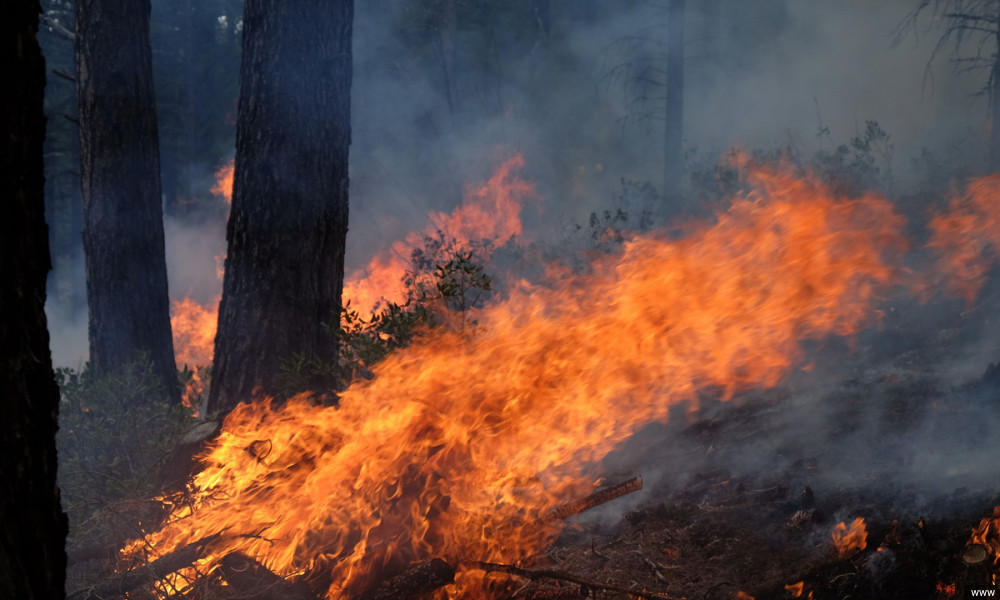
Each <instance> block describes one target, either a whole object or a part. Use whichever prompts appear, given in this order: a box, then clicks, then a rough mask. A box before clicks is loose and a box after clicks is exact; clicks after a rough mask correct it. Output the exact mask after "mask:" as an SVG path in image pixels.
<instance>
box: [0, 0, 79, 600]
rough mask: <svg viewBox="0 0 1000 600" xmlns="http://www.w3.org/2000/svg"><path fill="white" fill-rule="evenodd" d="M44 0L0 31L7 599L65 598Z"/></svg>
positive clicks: (15, 12)
mask: <svg viewBox="0 0 1000 600" xmlns="http://www.w3.org/2000/svg"><path fill="white" fill-rule="evenodd" d="M40 10H41V9H40V6H39V3H38V2H37V0H35V1H29V2H15V3H11V4H10V5H9V6H8V7H7V9H6V11H5V14H4V19H3V25H2V26H0V32H2V33H0V39H2V40H3V42H2V47H3V51H2V55H0V61H2V63H3V64H4V66H5V73H6V77H7V82H8V86H7V91H6V92H4V93H3V94H2V96H0V97H2V100H0V113H2V114H3V115H4V119H5V120H6V122H7V134H6V135H5V136H4V137H3V141H2V143H0V148H2V151H0V152H2V160H3V165H4V166H5V167H6V168H5V169H4V172H5V173H7V174H6V175H3V176H2V180H0V181H2V184H0V185H2V190H3V195H2V196H0V197H2V198H3V204H4V211H3V212H4V218H3V219H2V220H0V223H2V225H0V278H2V280H3V285H2V286H0V314H2V315H3V318H2V319H0V364H3V369H0V411H2V412H3V418H2V419H0V473H2V474H3V476H2V477H0V598H18V599H20V600H35V599H39V600H41V599H46V600H49V599H54V598H62V597H64V595H65V592H64V589H63V588H64V585H65V578H66V552H65V550H64V545H65V542H66V517H65V515H64V514H63V512H62V509H61V508H60V506H59V489H58V488H57V487H56V437H55V436H56V416H57V414H58V409H59V388H57V387H56V383H55V378H54V376H53V373H52V357H51V354H50V353H49V334H48V330H47V325H46V320H45V310H44V309H45V278H46V276H47V274H48V272H49V269H50V268H51V264H50V257H49V237H48V230H47V228H46V225H45V193H44V187H45V178H44V175H43V166H42V143H43V141H44V139H45V117H44V113H43V110H42V104H43V97H44V90H45V59H44V58H42V52H41V49H40V48H39V46H38V42H37V41H36V39H35V34H36V32H37V30H38V14H39V12H40Z"/></svg>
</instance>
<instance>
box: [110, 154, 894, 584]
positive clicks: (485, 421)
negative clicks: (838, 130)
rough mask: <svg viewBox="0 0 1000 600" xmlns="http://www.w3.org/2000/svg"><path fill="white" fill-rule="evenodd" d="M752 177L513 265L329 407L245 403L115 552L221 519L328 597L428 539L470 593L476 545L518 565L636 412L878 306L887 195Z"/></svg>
mask: <svg viewBox="0 0 1000 600" xmlns="http://www.w3.org/2000/svg"><path fill="white" fill-rule="evenodd" d="M517 164H519V161H517ZM749 177H750V182H751V183H752V184H753V185H754V187H755V190H754V191H753V192H750V193H748V194H746V195H744V196H742V197H738V198H736V199H734V200H733V202H732V205H731V207H730V208H729V210H728V211H727V212H725V213H722V214H720V215H718V217H717V219H716V220H715V222H714V223H704V224H702V225H700V226H698V227H695V228H692V230H691V233H690V234H689V235H688V237H686V238H684V239H679V240H670V239H666V238H661V237H656V236H649V237H641V238H636V239H633V240H631V241H628V242H627V243H626V244H625V247H624V250H623V252H622V253H621V254H620V255H619V256H615V257H608V258H606V259H604V260H601V261H599V262H598V263H597V264H595V265H594V267H593V270H592V272H590V273H589V274H586V275H567V276H565V277H564V278H563V279H561V280H553V281H549V282H547V283H544V284H536V285H531V284H528V283H526V282H522V283H521V284H520V285H518V286H517V287H516V288H515V290H514V291H513V292H512V293H511V296H510V297H509V298H508V299H506V300H505V301H503V302H500V303H498V304H496V305H494V306H490V307H486V308H484V309H482V312H481V314H480V318H479V322H480V324H481V326H482V327H481V329H480V330H478V331H477V332H476V333H474V334H472V335H471V336H462V335H461V334H459V333H457V332H454V331H445V330H436V331H435V332H434V333H432V334H429V335H427V336H425V337H424V338H422V339H421V340H420V341H419V342H418V343H417V344H415V345H413V346H411V347H409V348H407V349H405V350H402V351H399V352H397V353H395V354H393V355H391V356H390V357H389V358H388V359H387V360H385V361H384V362H382V363H381V364H379V365H377V366H376V367H375V368H374V372H375V375H376V376H375V378H374V379H373V380H372V381H368V382H362V383H361V384H358V385H355V386H353V387H352V388H350V389H349V390H347V391H346V392H344V393H343V394H342V395H341V402H340V406H339V407H337V408H318V407H314V406H310V405H309V403H308V401H307V400H306V399H305V398H302V397H300V398H295V399H292V400H291V401H289V402H287V403H286V404H285V405H283V406H281V407H279V408H276V407H272V406H270V405H269V404H268V403H266V402H257V403H254V404H250V405H241V406H240V407H239V408H237V409H236V410H235V411H233V412H232V413H231V414H230V415H229V417H228V418H227V419H226V422H225V425H224V430H223V432H222V434H221V435H220V437H219V439H218V441H217V443H216V444H215V445H214V446H213V447H212V448H211V450H210V451H209V452H208V454H207V455H206V456H205V457H204V464H205V468H204V470H203V471H202V472H200V473H198V474H197V475H196V476H195V478H194V480H193V482H192V487H191V498H190V499H189V501H188V502H185V503H184V504H183V505H180V504H179V505H177V507H176V509H175V511H174V514H173V515H172V517H171V519H170V520H169V522H168V523H167V524H166V525H165V526H164V528H163V529H162V530H160V531H158V532H155V533H153V534H151V535H150V536H148V537H147V538H146V539H145V540H139V541H137V542H136V543H135V544H134V545H133V546H132V547H131V548H130V549H129V550H128V552H129V553H131V554H136V553H139V552H143V551H149V549H152V551H151V552H152V554H153V556H160V555H162V554H164V553H166V552H169V551H171V550H173V549H176V548H178V547H180V546H182V545H184V544H187V543H190V542H193V541H195V540H198V539H200V538H204V537H206V536H209V535H213V534H217V533H218V534H221V537H220V538H219V540H218V541H217V542H215V544H214V545H213V546H212V550H211V553H210V555H209V556H206V557H205V559H204V561H203V562H204V563H209V564H208V565H206V566H210V564H212V563H214V562H215V561H217V560H218V559H219V558H220V557H221V556H223V555H224V554H226V553H228V552H232V551H237V550H238V551H242V552H245V553H247V554H250V555H252V556H254V557H256V558H257V559H258V560H260V561H261V562H262V563H264V564H265V565H266V566H267V567H268V568H269V569H271V570H273V571H274V572H276V573H279V574H281V575H290V574H302V573H305V572H308V573H310V574H313V575H316V576H317V577H320V578H321V579H322V580H323V581H326V582H327V584H325V585H328V586H329V587H328V588H327V597H328V598H331V599H335V598H343V597H350V596H352V595H355V594H357V593H358V592H359V591H360V590H363V589H365V587H366V586H367V585H369V584H370V583H371V582H372V581H374V580H376V579H378V578H379V577H381V575H382V574H383V572H385V571H392V570H393V569H396V568H401V567H402V566H405V565H406V564H408V563H410V562H411V561H415V560H420V559H424V558H428V557H432V556H439V557H443V558H445V559H446V560H448V561H449V562H451V563H452V564H456V565H458V566H459V568H460V573H459V575H458V578H457V586H456V588H455V590H454V591H453V592H452V593H453V594H454V595H457V596H463V597H470V596H474V595H476V593H477V592H476V590H477V589H480V588H479V587H478V586H479V585H481V584H480V583H478V582H479V581H481V577H479V576H477V573H479V572H477V571H474V570H470V568H472V567H469V565H470V563H472V562H473V561H476V560H485V561H493V562H507V563H511V562H520V561H529V560H530V558H531V556H532V555H533V554H535V553H536V552H538V551H539V550H540V549H542V548H544V546H545V545H546V544H547V543H549V542H551V541H552V540H553V539H554V536H555V535H556V534H557V533H558V531H559V529H560V526H559V524H558V523H552V522H550V521H546V520H545V518H544V515H545V513H546V511H547V510H548V509H550V508H552V507H553V506H555V505H557V504H559V503H561V502H563V501H565V500H566V499H567V498H572V497H575V496H577V495H580V494H583V493H586V492H588V491H590V489H591V488H592V486H593V483H592V482H594V481H595V479H596V477H597V473H596V471H595V467H594V466H593V465H594V464H595V463H596V461H598V460H600V459H601V458H602V457H603V456H605V455H606V454H607V453H608V452H609V451H610V450H612V449H613V448H614V447H615V446H616V445H617V444H618V443H620V442H621V441H623V440H624V439H626V438H627V437H628V436H629V435H631V434H632V433H633V432H634V431H635V430H636V429H638V428H639V427H641V426H642V425H644V424H645V423H648V422H651V421H655V420H660V421H662V420H666V419H667V416H668V414H669V410H670V406H671V405H673V404H676V403H678V402H683V401H689V402H691V403H694V401H695V391H696V390H697V389H699V388H703V387H705V386H713V387H716V388H719V389H721V390H723V391H725V392H726V393H727V395H729V394H732V393H733V392H735V391H737V390H739V389H744V388H747V387H752V386H773V385H775V384H777V383H778V382H779V381H780V380H781V378H782V377H783V376H784V375H785V374H786V373H788V372H789V371H790V370H791V369H793V368H794V366H795V364H796V363H797V361H798V360H799V359H800V358H801V354H802V350H801V348H800V345H799V340H801V339H804V338H822V337H824V336H827V335H830V334H834V333H835V334H841V335H850V334H852V333H854V332H857V331H859V330H860V329H861V328H863V327H865V326H867V325H869V324H871V323H873V322H874V321H876V320H877V319H878V318H879V315H880V313H879V312H878V311H876V310H875V309H874V308H873V307H872V304H873V302H874V301H876V300H877V299H878V297H879V295H880V293H882V292H884V291H885V290H887V288H888V287H889V286H891V285H892V284H893V283H894V281H895V279H896V275H897V270H896V269H895V268H894V267H892V266H889V265H891V264H896V262H898V258H899V257H898V256H897V255H898V254H899V253H901V252H902V251H903V250H904V249H905V247H906V243H905V240H904V239H903V237H902V234H901V230H902V225H903V220H902V218H901V217H900V216H899V215H898V214H896V213H895V212H894V211H893V209H892V206H891V205H890V204H889V202H887V201H886V200H885V199H884V198H882V197H880V196H878V195H875V194H869V195H866V196H864V197H862V198H858V199H848V198H843V197H837V196H836V195H835V194H833V193H832V192H831V191H830V190H829V189H828V188H827V187H826V186H825V185H823V184H822V183H821V182H820V181H819V180H818V179H817V178H815V177H813V176H811V175H805V176H795V175H793V174H791V173H789V172H787V171H786V170H784V169H781V168H772V167H762V166H758V167H756V168H755V169H754V170H753V171H751V173H750V175H749ZM480 214H483V215H485V214H486V213H485V212H481V213H480ZM463 218H464V217H463ZM470 218H471V217H470ZM479 575H481V573H479ZM329 582H333V583H332V584H330V583H329Z"/></svg>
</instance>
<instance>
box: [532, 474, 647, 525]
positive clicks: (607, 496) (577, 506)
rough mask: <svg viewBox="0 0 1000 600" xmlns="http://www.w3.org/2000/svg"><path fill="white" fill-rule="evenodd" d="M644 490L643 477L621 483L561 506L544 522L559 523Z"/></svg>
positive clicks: (550, 512)
mask: <svg viewBox="0 0 1000 600" xmlns="http://www.w3.org/2000/svg"><path fill="white" fill-rule="evenodd" d="M641 489H642V476H638V477H633V478H632V479H629V480H628V481H625V482H622V483H619V484H618V485H613V486H611V487H608V488H604V489H603V490H600V491H597V492H594V493H593V494H590V495H589V496H585V497H583V498H578V499H576V500H573V501H571V502H567V503H566V504H560V505H559V506H557V507H555V508H553V509H552V510H550V511H549V512H548V513H546V514H545V517H543V520H545V521H558V520H562V519H566V518H569V517H572V516H573V515H577V514H580V513H582V512H583V511H585V510H590V509H591V508H595V507H597V506H600V505H602V504H605V503H607V502H611V501H612V500H614V499H615V498H621V497H622V496H624V495H626V494H631V493H632V492H637V491H639V490H641Z"/></svg>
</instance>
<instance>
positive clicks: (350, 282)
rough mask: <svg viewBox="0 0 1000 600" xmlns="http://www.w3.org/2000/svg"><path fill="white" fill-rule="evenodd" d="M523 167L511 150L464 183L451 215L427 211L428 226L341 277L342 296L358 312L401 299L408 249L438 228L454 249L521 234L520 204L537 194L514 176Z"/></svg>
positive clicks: (502, 239) (404, 299)
mask: <svg viewBox="0 0 1000 600" xmlns="http://www.w3.org/2000/svg"><path fill="white" fill-rule="evenodd" d="M523 166H524V158H523V157H522V156H521V155H520V154H517V155H514V156H513V157H511V158H509V159H507V160H506V161H505V162H504V163H503V164H502V165H501V166H500V167H499V168H498V169H497V170H496V172H495V173H494V174H493V176H492V177H490V179H489V180H488V181H486V182H485V183H483V184H481V185H479V186H470V187H468V188H466V190H465V193H464V194H463V203H462V205H461V206H459V207H458V208H456V209H455V210H453V211H452V212H451V213H450V214H443V213H437V212H431V213H430V215H429V216H428V220H429V221H430V222H431V225H429V226H428V227H426V228H425V229H424V230H423V231H422V232H420V233H417V232H413V233H410V234H409V235H408V236H407V237H406V241H403V242H396V243H395V244H393V245H392V248H390V250H388V251H387V252H383V253H381V254H379V255H377V256H375V257H374V258H373V259H372V260H371V262H370V263H368V266H366V267H365V268H364V269H361V270H359V271H355V272H354V273H351V274H349V275H348V276H347V277H346V278H345V280H344V301H345V302H347V301H350V303H351V308H352V309H354V310H356V311H358V313H359V314H361V315H363V316H365V315H368V314H371V313H372V312H374V310H375V309H376V306H377V305H378V303H379V302H380V301H381V300H387V301H389V302H394V303H396V304H402V303H403V302H405V301H406V297H405V290H404V288H403V284H402V281H403V277H404V276H405V274H406V271H407V269H409V268H410V266H411V265H410V255H411V253H412V252H413V249H415V248H420V247H421V246H422V244H423V240H424V237H425V236H430V237H434V236H435V235H436V233H437V232H438V231H439V230H440V231H441V232H443V233H444V234H445V235H446V236H447V238H448V239H453V240H454V241H455V246H456V247H455V248H454V250H459V249H462V248H466V247H467V246H468V245H469V243H470V242H478V241H481V240H491V241H492V242H493V243H495V244H496V245H497V246H502V245H503V244H505V243H507V242H508V241H509V240H510V239H511V238H513V237H515V236H518V235H520V234H521V219H520V213H521V207H522V204H523V202H524V201H525V200H527V199H531V198H535V197H536V193H535V188H534V186H533V185H532V184H530V183H527V182H526V181H524V180H522V179H521V178H520V177H518V175H517V171H518V170H519V169H520V168H522V167H523Z"/></svg>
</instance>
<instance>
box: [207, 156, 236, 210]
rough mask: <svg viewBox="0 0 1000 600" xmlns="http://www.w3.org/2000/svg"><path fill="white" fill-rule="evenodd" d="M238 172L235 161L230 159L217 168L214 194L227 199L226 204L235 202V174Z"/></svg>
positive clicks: (213, 187) (213, 188)
mask: <svg viewBox="0 0 1000 600" xmlns="http://www.w3.org/2000/svg"><path fill="white" fill-rule="evenodd" d="M235 172H236V167H235V161H232V160H231V161H229V162H228V163H226V164H224V165H222V166H221V167H219V168H218V169H216V170H215V185H213V186H212V190H211V191H212V194H213V195H215V196H217V197H219V198H222V199H223V200H225V202H226V204H232V203H233V174H234V173H235Z"/></svg>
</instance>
